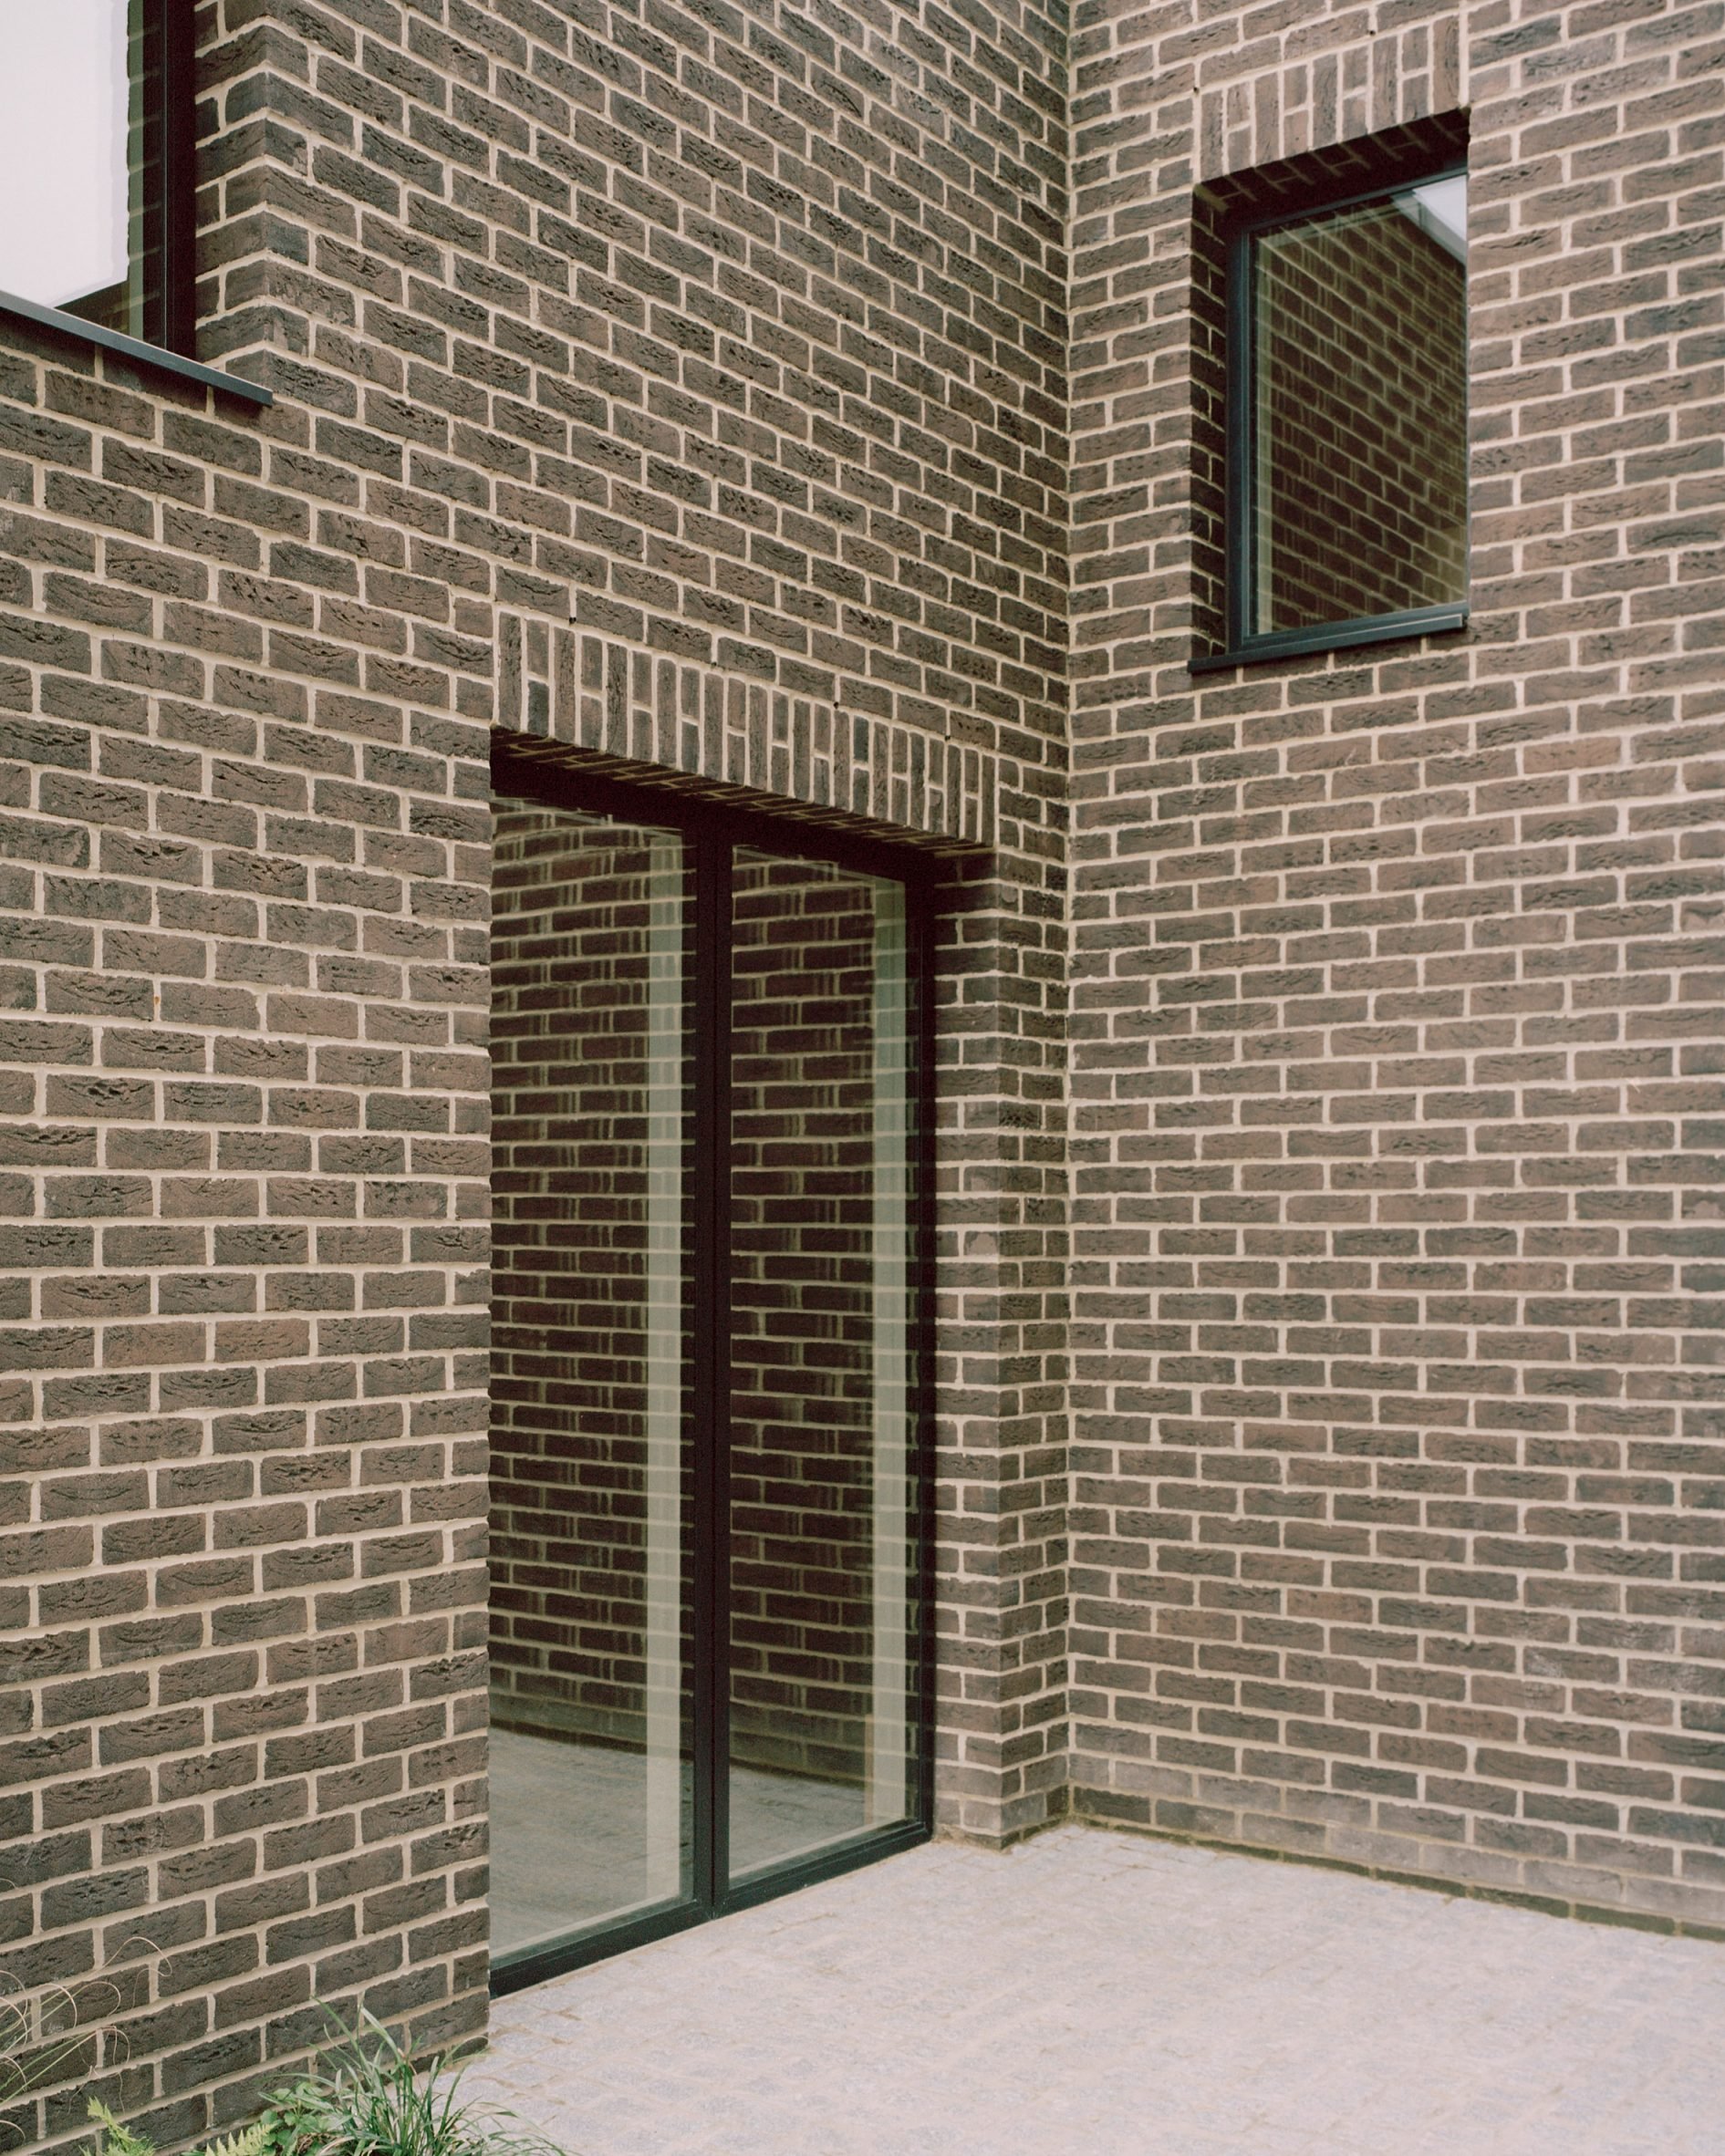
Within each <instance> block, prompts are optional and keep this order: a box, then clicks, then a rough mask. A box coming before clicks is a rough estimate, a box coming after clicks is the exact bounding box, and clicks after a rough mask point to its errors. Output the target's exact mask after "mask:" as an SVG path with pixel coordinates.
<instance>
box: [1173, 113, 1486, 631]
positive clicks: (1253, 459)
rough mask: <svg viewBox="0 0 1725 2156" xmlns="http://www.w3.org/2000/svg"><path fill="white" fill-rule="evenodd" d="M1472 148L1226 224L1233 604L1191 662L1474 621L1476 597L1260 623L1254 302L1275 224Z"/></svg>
mask: <svg viewBox="0 0 1725 2156" xmlns="http://www.w3.org/2000/svg"><path fill="white" fill-rule="evenodd" d="M1467 174H1468V161H1467V157H1466V155H1465V153H1463V154H1460V155H1457V154H1454V153H1451V154H1450V155H1449V156H1447V157H1439V158H1438V159H1436V160H1428V161H1425V162H1423V163H1420V164H1417V165H1414V164H1410V165H1409V166H1408V168H1407V170H1405V171H1398V172H1396V173H1395V174H1393V175H1386V176H1385V177H1383V178H1380V179H1378V180H1377V181H1376V182H1375V183H1374V184H1373V185H1372V186H1369V187H1365V188H1362V187H1359V186H1358V185H1357V184H1356V185H1355V186H1353V187H1352V188H1350V189H1348V190H1347V191H1346V192H1326V191H1325V190H1322V189H1319V190H1315V191H1313V192H1307V193H1304V194H1303V195H1302V197H1301V199H1300V201H1299V202H1297V203H1289V202H1278V203H1276V204H1275V205H1274V206H1273V207H1270V208H1258V209H1254V210H1253V211H1252V212H1250V213H1248V214H1244V215H1240V216H1237V217H1235V218H1233V219H1231V220H1230V221H1229V223H1228V225H1227V227H1226V233H1225V244H1226V247H1227V267H1226V273H1225V275H1226V303H1225V304H1226V329H1225V333H1224V334H1225V337H1226V347H1225V368H1226V389H1225V395H1226V406H1225V411H1226V418H1225V428H1226V445H1225V450H1224V458H1225V467H1226V469H1225V488H1226V492H1225V512H1224V525H1223V557H1224V558H1223V581H1224V587H1225V604H1226V611H1227V631H1226V633H1227V639H1228V644H1227V648H1226V649H1225V650H1223V651H1220V652H1215V653H1211V654H1204V655H1200V656H1195V657H1194V658H1192V659H1191V660H1190V663H1189V669H1188V670H1189V671H1190V672H1191V673H1194V674H1199V673H1213V672H1219V671H1221V670H1222V669H1227V668H1233V667H1241V666H1250V665H1253V664H1256V663H1259V662H1262V661H1263V660H1268V659H1278V658H1300V657H1303V656H1304V655H1306V654H1308V653H1317V652H1326V651H1345V650H1348V649H1351V648H1354V647H1356V646H1358V645H1365V644H1384V643H1390V642H1396V641H1403V640H1406V639H1407V638H1408V637H1424V636H1431V635H1435V634H1438V633H1439V632H1441V631H1446V630H1455V629H1464V628H1466V627H1467V626H1468V620H1469V615H1470V600H1469V598H1468V597H1467V596H1463V597H1461V598H1460V599H1453V600H1446V601H1444V602H1442V603H1441V604H1439V605H1438V606H1411V607H1404V608H1401V609H1399V610H1398V611H1395V612H1392V613H1387V614H1370V615H1361V616H1357V617H1355V618H1353V619H1350V620H1340V621H1326V622H1314V623H1310V624H1307V625H1304V626H1303V627H1298V628H1287V629H1267V630H1262V631H1254V630H1253V629H1252V627H1251V624H1252V621H1253V620H1254V619H1255V618H1256V615H1257V597H1258V592H1257V528H1258V527H1257V516H1258V503H1257V483H1256V482H1257V462H1258V459H1257V387H1258V352H1257V321H1256V310H1255V308H1254V306H1253V304H1252V300H1253V295H1252V259H1253V244H1254V243H1255V242H1256V241H1257V240H1258V239H1259V238H1260V237H1261V236H1262V235H1263V233H1266V232H1273V231H1279V230H1285V229H1286V228H1288V227H1290V226H1293V225H1298V224H1304V223H1306V222H1308V221H1309V220H1310V219H1313V218H1316V217H1321V216H1327V215H1329V214H1331V213H1332V212H1335V211H1337V210H1351V209H1360V208H1364V207H1366V205H1368V204H1371V203H1376V202H1390V201H1391V200H1393V198H1394V197H1395V196H1397V195H1398V194H1407V193H1408V192H1410V191H1411V190H1412V189H1414V188H1416V187H1426V186H1429V185H1431V184H1432V183H1433V182H1435V181H1440V180H1454V179H1465V178H1466V177H1467Z"/></svg>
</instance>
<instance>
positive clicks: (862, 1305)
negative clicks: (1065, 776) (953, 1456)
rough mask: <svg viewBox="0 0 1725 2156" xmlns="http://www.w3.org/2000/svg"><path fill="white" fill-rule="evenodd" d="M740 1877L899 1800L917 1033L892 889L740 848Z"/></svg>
mask: <svg viewBox="0 0 1725 2156" xmlns="http://www.w3.org/2000/svg"><path fill="white" fill-rule="evenodd" d="M734 924H735V925H734V930H733V983H734V985H733V1013H732V1025H733V1035H732V1042H733V1047H732V1054H733V1064H732V1086H733V1097H732V1114H733V1125H732V1143H733V1182H732V1277H733V1284H732V1299H733V1300H732V1383H733V1394H732V1405H731V1417H732V1420H731V1433H732V1436H731V1442H732V1453H731V1489H732V1511H731V1566H732V1577H731V1655H732V1677H731V1708H730V1711H731V1758H730V1835H731V1871H732V1875H733V1877H735V1876H738V1875H739V1874H742V1873H744V1872H749V1871H759V1870H760V1869H761V1868H762V1867H764V1866H766V1865H769V1864H777V1863H782V1862H784V1861H785V1860H786V1859H787V1858H791V1857H795V1856H799V1855H805V1854H807V1853H808V1852H810V1851H812V1850H816V1849H819V1848H821V1847H823V1846H825V1845H826V1844H827V1843H830V1842H832V1841H835V1840H840V1839H843V1838H844V1837H846V1836H847V1835H851V1834H855V1833H857V1832H858V1831H860V1830H861V1829H864V1828H868V1827H878V1826H883V1825H886V1824H888V1823H889V1822H890V1821H892V1820H895V1819H903V1818H905V1817H906V1816H907V1815H908V1814H909V1810H910V1807H911V1802H912V1792H913V1778H912V1767H913V1749H914V1738H913V1731H914V1721H913V1718H912V1715H911V1714H910V1711H909V1707H910V1697H911V1668H912V1632H911V1623H910V1611H911V1601H910V1595H911V1588H912V1584H913V1575H914V1565H913V1552H914V1548H915V1545H914V1541H913V1519H912V1505H911V1498H912V1485H911V1473H910V1468H911V1460H910V1452H909V1436H910V1402H911V1363H910V1335H909V1300H908V1299H909V1285H910V1283H909V1253H910V1221H911V1213H910V1200H911V1191H910V1145H909V1138H910V1133H909V1101H910V1099H911V1098H912V1092H911V1087H910V1083H909V1078H910V1071H911V1062H910V1055H911V1042H910V1029H909V994H908V975H907V964H906V938H905V905H904V892H903V890H902V888H901V887H900V886H899V885H897V884H894V883H890V882H884V881H880V880H878V879H875V878H873V877H869V876H855V875H851V874H849V873H847V872H846V871H845V870H842V869H837V868H833V867H829V866H825V865H823V864H820V863H816V862H810V861H795V860H783V859H778V858H775V857H774V856H772V855H764V854H758V853H752V852H748V851H746V850H742V849H739V851H738V853H737V855H736V864H735V873H734Z"/></svg>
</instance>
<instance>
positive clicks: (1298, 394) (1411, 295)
mask: <svg viewBox="0 0 1725 2156" xmlns="http://www.w3.org/2000/svg"><path fill="white" fill-rule="evenodd" d="M1256 253H1257V278H1256V284H1257V295H1256V304H1257V308H1258V316H1257V319H1258V396H1257V399H1256V403H1257V414H1258V420H1257V423H1258V428H1259V440H1258V443H1257V452H1258V453H1257V459H1256V470H1257V472H1258V475H1259V482H1260V490H1261V491H1260V494H1259V499H1258V511H1257V513H1258V517H1259V520H1260V534H1259V538H1258V559H1259V561H1260V564H1261V565H1262V568H1261V575H1262V577H1263V586H1262V587H1261V589H1260V592H1259V607H1260V612H1259V618H1258V619H1257V620H1256V621H1255V622H1253V623H1252V625H1251V627H1252V628H1253V629H1254V630H1265V629H1282V628H1300V627H1305V626H1306V625H1307V624H1309V623H1314V622H1324V621H1348V620H1352V619H1355V618H1356V617H1359V616H1363V615H1370V614H1393V613H1397V612H1399V611H1400V610H1401V609H1403V608H1405V607H1411V606H1438V605H1440V604H1441V603H1442V602H1444V601H1445V600H1453V599H1460V598H1462V597H1464V596H1466V576H1467V508H1468V503H1467V480H1468V358H1467V279H1466V273H1465V271H1464V270H1463V268H1462V265H1461V264H1460V262H1458V261H1457V260H1456V258H1455V256H1454V255H1453V254H1449V253H1447V252H1446V250H1445V249H1444V248H1442V247H1441V246H1439V244H1438V243H1437V242H1436V241H1435V240H1433V239H1431V238H1429V236H1428V235H1427V234H1426V233H1424V232H1422V231H1421V230H1420V229H1419V227H1418V225H1417V224H1415V223H1413V221H1412V220H1411V219H1410V218H1408V217H1406V216H1404V215H1403V214H1402V213H1401V212H1400V211H1398V210H1396V209H1393V208H1383V209H1371V210H1366V211H1364V212H1361V211H1353V212H1343V213H1342V214H1341V215H1339V216H1337V217H1333V218H1324V219H1320V220H1316V221H1315V222H1314V223H1310V224H1306V225H1302V226H1298V227H1295V228H1294V229H1293V230H1288V231H1277V232H1273V233H1266V234H1265V235H1264V236H1263V238H1262V239H1261V240H1260V242H1259V243H1258V246H1257V250H1256Z"/></svg>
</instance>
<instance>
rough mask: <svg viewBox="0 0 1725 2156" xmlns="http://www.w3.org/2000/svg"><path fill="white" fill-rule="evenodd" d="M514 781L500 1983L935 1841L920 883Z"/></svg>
mask: <svg viewBox="0 0 1725 2156" xmlns="http://www.w3.org/2000/svg"><path fill="white" fill-rule="evenodd" d="M513 775H514V781H515V783H514V786H513V787H511V786H504V788H503V789H502V790H501V791H502V798H501V799H500V800H499V801H498V803H497V816H496V869H495V904H494V942H493V983H494V990H493V998H494V1000H493V1021H494V1022H493V1053H494V1079H493V1090H494V1099H493V1104H494V1155H493V1160H494V1174H493V1198H494V1224H495V1225H494V1295H493V1315H494V1325H493V1336H494V1355H493V1384H492V1402H493V1405H492V1464H491V1478H492V1547H491V1565H492V1604H491V1834H492V1896H491V1908H492V1944H493V1953H494V1962H495V1977H496V1981H497V1982H498V1983H499V1985H502V1986H505V1987H506V1986H508V1985H514V1984H518V1983H522V1982H528V1981H532V1980H533V1979H534V1978H535V1976H537V1975H542V1974H546V1975H548V1974H550V1973H551V1972H552V1971H553V1970H554V1969H556V1968H559V1967H566V1966H571V1965H573V1964H575V1963H576V1962H577V1961H582V1960H589V1959H591V1958H593V1957H594V1956H595V1955H596V1954H599V1953H602V1952H608V1951H611V1950H612V1949H613V1948H614V1947H615V1946H617V1945H618V1944H629V1943H631V1942H633V1941H636V1940H639V1939H642V1938H645V1937H648V1936H652V1935H656V1934H657V1933H660V1932H663V1931H668V1930H670V1929H673V1928H675V1927H677V1926H679V1925H681V1924H683V1923H691V1922H694V1921H697V1920H698V1919H699V1918H701V1917H702V1916H706V1915H712V1914H715V1913H718V1912H721V1911H722V1910H724V1909H726V1908H728V1907H735V1906H739V1905H741V1904H742V1903H743V1902H748V1901H753V1900H758V1899H760V1898H761V1897H762V1896H764V1894H767V1893H770V1892H779V1891H781V1889H782V1888H783V1887H784V1886H785V1885H787V1884H790V1883H795V1881H797V1880H800V1879H803V1878H805V1877H808V1876H811V1875H813V1874H814V1873H817V1872H819V1871H823V1870H837V1869H840V1868H842V1867H844V1866H846V1865H848V1864H851V1863H856V1862H858V1861H864V1860H865V1859H866V1858H867V1857H868V1856H869V1855H871V1854H874V1853H884V1852H885V1851H886V1850H888V1849H891V1848H897V1847H904V1846H906V1845H907V1844H908V1842H909V1841H910V1840H917V1839H919V1838H920V1836H921V1835H922V1834H924V1833H926V1830H927V1796H926V1788H927V1747H926V1739H925V1734H924V1718H925V1700H924V1686H923V1684H922V1678H921V1648H922V1642H923V1639H924V1636H925V1634H924V1625H925V1618H924V1612H923V1609H922V1603H921V1594H922V1586H921V1581H922V1563H921V1550H922V1535H923V1524H922V1522H923V1506H924V1492H925V1485H926V1474H925V1470H924V1467H923V1465H922V1450H921V1443H920V1429H921V1413H920V1405H919V1403H920V1392H921V1375H920V1363H919V1350H918V1342H919V1337H920V1334H919V1310H920V1301H919V1297H920V1289H919V1285H918V1281H919V1273H920V1263H919V1249H920V1243H919V1234H920V1229H919V1225H918V1221H919V1214H918V1188H917V1160H918V1134H919V1132H920V1130H921V1129H922V1128H923V1127H924V1124H923V1121H922V1116H923V1110H922V1107H921V1102H922V1096H923V1091H924V1088H925V1085H926V1070H925V1056H924V1052H923V1048H922V1045H921V1040H922V1036H921V1029H920V1025H919V1023H918V1021H917V1011H918V1009H919V1000H918V997H919V988H918V980H917V972H916V967H915V965H914V964H913V962H912V954H913V938H912V933H911V931H912V927H913V923H914V920H915V917H916V916H915V907H914V904H913V898H912V890H911V887H910V886H909V885H908V883H907V881H906V880H905V879H904V878H903V877H900V876H895V875H893V874H891V873H889V872H888V870H889V866H890V865H889V862H888V864H886V865H884V866H883V869H882V872H881V873H878V874H877V873H873V872H872V870H873V863H874V859H875V851H869V850H867V849H865V850H862V853H861V858H862V860H863V862H864V864H865V866H856V865H855V861H856V855H847V857H845V858H843V859H840V858H835V857H827V856H826V855H823V854H821V853H820V852H819V851H818V848H814V849H812V850H811V854H810V855H808V856H804V855H800V854H797V853H794V852H792V851H790V850H788V849H787V850H786V851H785V852H784V853H779V852H776V851H773V850H770V849H769V848H768V847H767V846H764V845H760V844H759V843H756V841H755V834H756V833H757V832H758V830H759V828H760V826H759V824H758V822H756V823H754V824H753V825H752V826H751V828H750V830H749V832H748V834H747V836H746V838H745V836H744V835H743V834H739V833H735V832H733V827H732V826H731V825H730V824H728V823H727V821H726V820H725V819H724V818H723V817H722V816H721V815H719V814H716V813H715V812H712V811H708V810H705V809H702V808H699V807H695V806H692V805H691V804H688V803H681V802H672V801H667V802H665V803H664V804H663V805H664V811H665V813H666V816H667V821H666V823H665V824H663V825H660V824H655V823H654V821H653V820H652V815H651V813H650V811H649V810H647V809H646V808H645V807H644V808H643V812H642V815H641V820H640V821H634V820H632V819H627V820H618V818H616V817H608V816H604V815H600V814H588V813H587V812H586V810H585V808H584V807H582V806H577V805H564V803H568V802H569V800H570V796H571V795H575V796H577V799H578V794H577V789H576V788H575V787H574V786H573V785H571V786H570V787H569V788H568V789H567V792H565V791H564V790H563V789H561V788H560V787H558V786H556V784H555V783H551V784H548V785H546V792H545V793H544V794H541V793H539V792H538V791H537V790H538V788H539V786H540V785H541V783H543V782H541V781H540V779H539V778H538V776H537V774H536V773H535V772H529V771H525V770H524V771H520V772H515V773H514V774H513ZM616 791H617V792H620V791H621V790H620V789H619V790H616ZM546 795H548V796H549V798H546ZM613 797H615V795H614V796H613ZM629 798H630V799H633V798H634V796H629ZM651 805H652V809H654V810H657V809H658V808H659V807H660V802H659V801H658V800H655V801H654V802H653V803H652V804H651ZM837 851H838V849H837V847H835V848H834V854H835V855H837ZM877 851H878V850H877Z"/></svg>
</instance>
